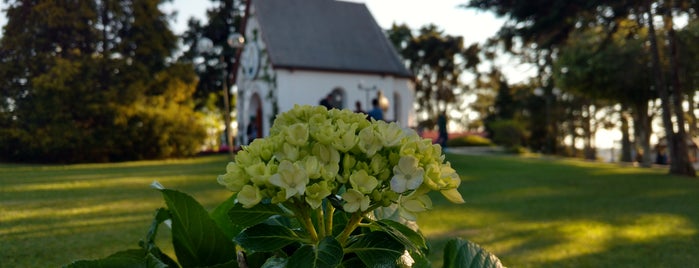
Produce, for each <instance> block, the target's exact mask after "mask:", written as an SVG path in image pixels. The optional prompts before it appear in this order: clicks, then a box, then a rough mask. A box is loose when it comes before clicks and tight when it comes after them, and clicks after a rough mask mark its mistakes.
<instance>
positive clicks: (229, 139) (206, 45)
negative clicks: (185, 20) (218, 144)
mask: <svg viewBox="0 0 699 268" xmlns="http://www.w3.org/2000/svg"><path fill="white" fill-rule="evenodd" d="M231 32H232V33H231V34H230V35H229V36H228V38H227V40H226V44H227V45H228V46H229V47H230V48H233V49H235V55H236V57H235V58H236V62H235V63H234V65H233V70H232V71H231V72H233V73H234V77H233V79H231V80H232V81H233V83H235V80H234V79H235V72H237V71H238V70H237V69H238V68H237V67H238V62H237V58H238V57H237V55H238V54H239V53H240V49H241V48H242V47H243V45H244V44H245V38H243V35H241V34H240V33H237V32H235V31H231ZM197 50H199V52H202V53H212V54H213V53H219V54H220V55H219V64H221V65H222V67H223V68H222V69H223V76H222V78H223V82H222V87H223V88H222V90H223V118H224V121H225V124H226V126H225V129H224V132H225V135H226V145H227V147H228V153H229V154H230V156H231V158H233V147H234V145H233V135H231V134H232V133H231V121H232V120H231V108H230V88H229V87H228V80H229V79H230V78H231V77H230V74H231V72H229V70H228V61H227V60H226V57H225V56H224V54H223V48H221V47H216V46H214V42H213V41H211V39H209V38H206V37H203V38H201V39H200V40H199V42H198V44H197Z"/></svg>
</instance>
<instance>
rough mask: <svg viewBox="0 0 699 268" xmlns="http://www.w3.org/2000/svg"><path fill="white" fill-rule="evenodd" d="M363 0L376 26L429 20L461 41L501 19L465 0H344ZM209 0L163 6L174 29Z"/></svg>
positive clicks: (479, 37)
mask: <svg viewBox="0 0 699 268" xmlns="http://www.w3.org/2000/svg"><path fill="white" fill-rule="evenodd" d="M347 1H350V2H360V3H365V4H366V5H367V7H368V8H369V10H370V11H371V13H372V14H373V15H374V18H375V19H376V21H377V22H378V23H379V26H381V28H384V29H388V28H390V27H391V24H392V23H394V22H395V23H398V24H400V23H405V24H407V25H408V26H409V27H411V28H414V29H417V28H420V27H421V26H424V25H427V24H429V23H433V24H435V25H437V26H438V27H439V28H440V29H442V30H444V32H445V33H447V34H450V35H458V36H463V37H464V44H465V45H469V44H471V43H473V42H482V41H485V40H486V39H487V38H488V37H491V36H493V35H494V34H495V33H496V32H497V31H498V29H500V26H501V25H502V23H503V20H502V19H498V18H496V17H495V16H494V15H493V14H492V13H489V12H482V11H476V10H473V9H466V8H460V7H458V6H459V5H460V4H464V3H466V2H468V0H438V1H429V3H428V1H425V0H347ZM210 5H211V2H210V1H204V0H199V1H196V0H174V1H173V3H172V4H168V6H167V8H168V9H170V8H172V9H175V10H177V11H178V18H177V22H176V23H175V24H174V25H173V29H174V30H175V31H176V32H182V31H184V29H185V28H186V24H187V19H188V18H189V17H192V16H194V17H198V18H205V17H206V8H207V7H209V6H210Z"/></svg>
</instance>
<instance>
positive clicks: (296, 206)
mask: <svg viewBox="0 0 699 268" xmlns="http://www.w3.org/2000/svg"><path fill="white" fill-rule="evenodd" d="M289 207H290V208H291V209H292V211H293V212H294V214H295V215H296V218H297V219H298V220H299V222H300V223H301V224H302V225H303V227H304V229H306V231H307V232H308V235H310V237H311V241H312V242H313V243H318V241H320V240H319V239H318V233H317V232H316V228H315V226H313V221H311V214H310V212H309V210H308V207H306V206H304V203H303V202H292V203H291V206H289Z"/></svg>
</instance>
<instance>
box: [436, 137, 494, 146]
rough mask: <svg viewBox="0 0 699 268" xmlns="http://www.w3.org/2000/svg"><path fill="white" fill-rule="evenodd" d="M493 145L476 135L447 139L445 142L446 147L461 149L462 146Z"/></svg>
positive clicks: (488, 140)
mask: <svg viewBox="0 0 699 268" xmlns="http://www.w3.org/2000/svg"><path fill="white" fill-rule="evenodd" d="M491 145H493V143H492V142H491V141H490V139H488V138H485V137H481V136H478V135H466V136H461V137H458V138H453V139H449V140H448V141H447V146H448V147H462V146H491Z"/></svg>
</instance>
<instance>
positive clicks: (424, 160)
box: [218, 105, 463, 219]
mask: <svg viewBox="0 0 699 268" xmlns="http://www.w3.org/2000/svg"><path fill="white" fill-rule="evenodd" d="M218 182H219V183H220V184H221V185H224V186H225V187H226V188H228V189H229V190H231V191H233V192H235V193H238V196H237V201H238V202H239V203H241V204H242V205H243V207H246V208H250V207H253V206H255V205H257V204H258V203H260V202H269V203H273V204H278V203H293V204H295V205H294V206H296V207H298V206H299V205H298V204H300V203H302V204H304V206H308V207H310V208H311V209H318V208H319V207H321V205H322V204H323V200H329V199H332V200H330V201H333V204H335V205H336V206H337V207H338V208H339V207H340V205H341V208H342V210H344V211H345V212H349V213H355V212H359V213H365V212H368V211H371V210H374V209H376V208H379V207H387V206H390V205H392V204H398V205H399V209H400V212H401V216H403V217H405V218H408V219H414V212H419V211H423V210H425V209H428V208H429V207H430V205H431V201H430V199H429V197H428V196H427V195H425V194H426V193H427V192H429V191H440V192H441V193H442V194H443V195H444V196H445V197H446V198H447V199H448V200H450V201H451V202H454V203H463V199H462V197H461V195H460V194H459V192H458V191H457V187H458V186H459V184H460V183H461V180H460V178H459V176H458V174H457V173H456V171H455V170H454V169H453V168H451V165H450V164H449V162H446V163H445V162H444V155H443V154H442V150H441V147H440V146H439V145H437V144H432V143H431V141H430V140H429V139H422V138H420V137H419V136H418V135H417V133H415V132H414V131H412V130H404V129H402V128H401V127H399V126H398V125H397V124H396V123H387V122H384V121H374V120H372V121H368V120H366V118H365V115H363V114H358V113H354V112H352V111H349V110H338V109H331V110H327V109H326V108H325V107H323V106H299V105H296V106H295V107H294V108H293V109H291V110H290V111H288V112H285V113H282V114H280V115H278V117H277V118H276V120H275V121H274V124H273V126H272V128H271V130H270V136H269V137H266V138H259V139H256V140H254V141H253V142H252V143H251V144H250V145H249V146H246V147H243V149H242V150H241V151H239V152H238V154H237V155H236V156H235V161H234V162H231V163H229V164H228V166H227V167H226V174H224V175H220V176H219V177H218Z"/></svg>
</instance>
